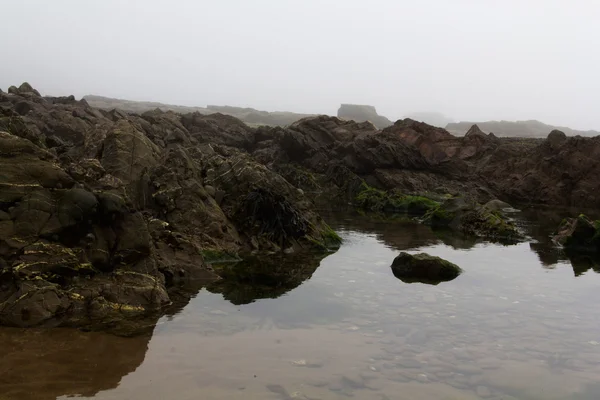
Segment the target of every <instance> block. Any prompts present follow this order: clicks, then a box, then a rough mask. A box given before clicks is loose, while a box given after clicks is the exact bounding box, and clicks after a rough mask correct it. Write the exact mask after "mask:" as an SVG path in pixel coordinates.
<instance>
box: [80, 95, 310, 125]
mask: <svg viewBox="0 0 600 400" xmlns="http://www.w3.org/2000/svg"><path fill="white" fill-rule="evenodd" d="M83 98H84V99H85V100H86V101H87V102H88V104H89V105H90V106H92V107H96V108H100V109H102V110H107V111H109V110H114V109H117V110H122V111H125V112H129V113H135V114H143V113H145V112H146V111H153V110H157V109H158V110H161V111H173V112H176V113H180V114H187V113H194V112H196V113H200V114H205V115H208V114H215V113H221V114H225V115H230V116H232V117H236V118H237V119H239V120H241V121H243V122H245V123H246V124H248V125H250V126H260V125H268V126H287V125H291V124H293V123H294V122H296V121H298V120H301V119H302V118H306V117H311V116H314V115H313V114H298V113H293V112H287V111H273V112H269V111H260V110H256V109H254V108H246V107H233V106H216V105H208V106H206V107H188V106H178V105H173V104H164V103H156V102H151V101H132V100H122V99H113V98H111V97H103V96H96V95H86V96H84V97H83Z"/></svg>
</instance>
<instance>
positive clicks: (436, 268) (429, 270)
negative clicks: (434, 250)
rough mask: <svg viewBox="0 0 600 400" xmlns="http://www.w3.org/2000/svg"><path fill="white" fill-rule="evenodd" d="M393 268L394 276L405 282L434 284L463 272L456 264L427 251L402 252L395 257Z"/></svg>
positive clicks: (451, 278)
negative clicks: (418, 252) (419, 252)
mask: <svg viewBox="0 0 600 400" xmlns="http://www.w3.org/2000/svg"><path fill="white" fill-rule="evenodd" d="M391 268H392V272H393V273H394V276H395V277H396V278H398V279H400V280H401V281H403V282H406V283H413V282H421V283H428V284H433V285H437V284H438V283H440V282H446V281H451V280H453V279H455V278H456V277H458V276H459V275H460V274H461V273H462V269H461V268H460V267H459V266H457V265H456V264H452V263H451V262H450V261H446V260H444V259H442V258H439V257H434V256H430V255H429V254H426V253H421V254H415V255H411V254H408V253H404V252H402V253H400V255H399V256H397V257H396V258H395V259H394V262H393V263H392V267H391Z"/></svg>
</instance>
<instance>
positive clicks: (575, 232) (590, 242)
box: [553, 214, 600, 255]
mask: <svg viewBox="0 0 600 400" xmlns="http://www.w3.org/2000/svg"><path fill="white" fill-rule="evenodd" d="M553 240H554V241H555V242H556V243H559V244H560V245H562V246H563V247H564V248H565V250H566V251H567V252H568V253H570V254H574V253H575V254H576V253H590V254H595V255H600V221H592V220H590V219H589V218H588V217H586V216H585V215H583V214H581V215H580V216H578V217H577V218H569V219H565V220H563V221H562V223H561V225H560V226H559V228H558V231H557V233H556V234H555V235H554V238H553Z"/></svg>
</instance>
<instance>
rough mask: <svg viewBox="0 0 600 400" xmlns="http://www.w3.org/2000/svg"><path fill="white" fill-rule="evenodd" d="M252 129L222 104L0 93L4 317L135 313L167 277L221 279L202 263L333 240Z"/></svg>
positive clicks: (319, 247)
mask: <svg viewBox="0 0 600 400" xmlns="http://www.w3.org/2000/svg"><path fill="white" fill-rule="evenodd" d="M253 134H254V131H253V130H252V129H251V128H249V127H248V126H246V125H244V124H243V123H242V122H241V121H239V120H237V119H235V118H232V117H228V116H224V115H220V114H216V115H210V116H205V115H200V114H188V115H179V114H175V113H165V112H161V111H153V112H148V113H144V114H143V115H135V114H126V113H124V112H122V111H119V110H112V111H102V110H97V109H94V108H92V107H90V106H89V105H88V104H87V103H86V102H85V101H84V100H81V101H77V100H75V98H74V97H73V96H69V97H61V98H53V97H42V96H41V95H40V93H39V92H37V91H36V90H35V89H33V88H32V87H31V85H29V84H23V85H21V86H20V87H18V88H17V87H11V89H10V90H9V93H4V92H0V325H9V326H18V327H30V326H76V327H84V328H88V327H100V329H102V327H107V326H115V325H118V324H120V323H121V322H130V321H133V320H136V319H140V320H143V319H144V318H145V317H146V316H147V315H153V314H155V313H157V312H161V310H164V307H165V306H168V305H169V304H171V303H173V302H174V297H173V295H172V294H171V293H170V292H169V290H168V289H169V288H170V287H175V286H176V285H178V284H183V283H187V282H190V281H192V280H195V281H205V282H214V281H216V280H219V279H222V278H223V276H221V275H220V274H219V271H218V270H215V269H214V268H212V267H211V265H210V263H211V261H215V260H223V259H226V258H236V257H237V256H238V255H242V256H244V255H246V254H256V255H261V254H262V255H265V254H282V253H285V254H289V253H294V254H301V253H302V252H311V253H324V252H327V251H328V250H330V249H335V248H337V247H339V244H340V238H339V236H337V234H336V233H335V232H334V231H333V230H331V228H329V226H328V225H327V224H326V223H325V222H324V221H323V219H322V218H321V217H320V216H319V215H318V214H317V213H316V212H315V210H314V206H313V203H312V201H311V200H310V198H309V197H308V196H304V194H303V192H302V191H300V190H298V188H297V187H295V186H294V185H292V184H290V183H289V182H288V181H287V180H286V179H284V178H283V177H282V176H281V175H279V174H278V173H276V172H274V171H272V170H271V169H269V168H267V167H266V166H265V165H263V164H261V163H258V162H256V161H255V159H254V158H253V157H252V156H250V155H249V154H248V152H247V151H246V147H248V146H249V143H251V142H252V141H253ZM232 256H233V257H232Z"/></svg>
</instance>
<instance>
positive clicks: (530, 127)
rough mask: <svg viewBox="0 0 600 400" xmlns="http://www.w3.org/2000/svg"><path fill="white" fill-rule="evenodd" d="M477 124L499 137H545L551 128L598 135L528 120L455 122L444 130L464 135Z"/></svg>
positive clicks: (593, 134) (571, 134)
mask: <svg viewBox="0 0 600 400" xmlns="http://www.w3.org/2000/svg"><path fill="white" fill-rule="evenodd" d="M475 124H476V125H477V126H479V128H480V129H481V130H482V131H484V132H486V133H490V132H493V133H494V135H496V136H501V137H524V138H545V137H546V136H548V133H550V132H551V131H553V130H560V131H562V132H564V133H565V134H566V135H567V136H576V135H581V136H596V135H600V132H597V131H578V130H575V129H571V128H567V127H561V126H553V125H547V124H544V123H543V122H540V121H536V120H530V121H487V122H457V123H450V124H448V125H446V130H447V131H448V132H450V133H452V134H454V135H460V136H462V135H464V134H465V133H466V132H467V131H468V130H469V128H470V127H471V126H473V125H475Z"/></svg>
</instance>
